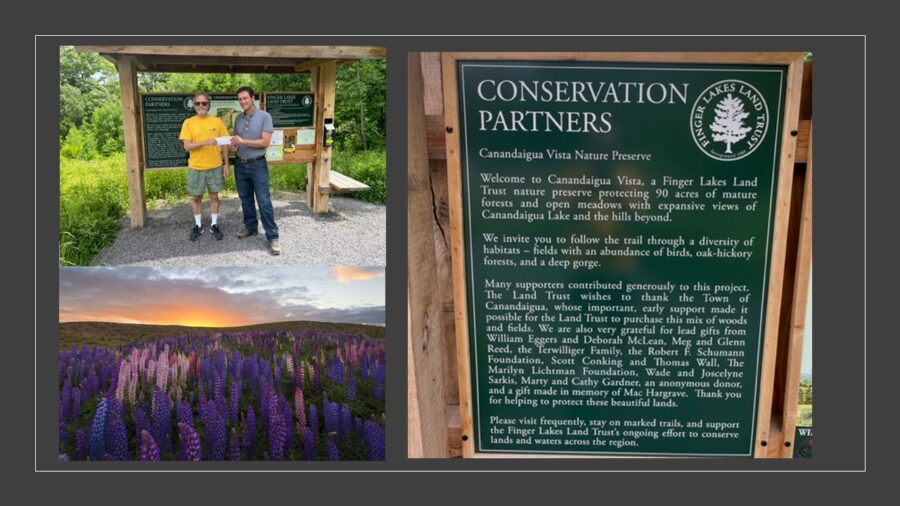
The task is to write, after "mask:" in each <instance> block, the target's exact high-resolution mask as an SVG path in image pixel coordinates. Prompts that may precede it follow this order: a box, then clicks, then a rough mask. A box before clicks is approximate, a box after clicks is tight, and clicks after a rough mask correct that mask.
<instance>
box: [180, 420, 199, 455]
mask: <svg viewBox="0 0 900 506" xmlns="http://www.w3.org/2000/svg"><path fill="white" fill-rule="evenodd" d="M178 433H179V434H180V436H181V440H180V442H179V450H178V459H179V460H192V461H199V460H200V437H199V436H197V432H196V431H195V430H194V428H193V427H191V426H190V425H185V424H183V423H179V424H178Z"/></svg>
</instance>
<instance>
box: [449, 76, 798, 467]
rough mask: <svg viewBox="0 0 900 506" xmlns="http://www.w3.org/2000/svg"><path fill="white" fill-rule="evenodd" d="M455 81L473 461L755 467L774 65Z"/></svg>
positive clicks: (779, 83)
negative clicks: (719, 460) (738, 463)
mask: <svg viewBox="0 0 900 506" xmlns="http://www.w3.org/2000/svg"><path fill="white" fill-rule="evenodd" d="M457 73H458V74H457V78H458V85H459V99H458V101H459V114H460V117H459V124H460V132H459V136H460V139H461V141H460V143H461V147H460V148H461V149H460V166H461V168H462V175H461V176H462V177H461V182H462V183H461V184H462V193H463V195H462V197H463V199H462V207H463V214H462V218H463V225H462V229H463V240H464V248H465V257H466V259H465V269H466V297H467V303H468V307H467V311H468V334H469V360H470V367H471V373H470V376H471V384H472V392H471V395H472V399H471V401H472V402H471V404H472V409H473V413H472V418H473V430H474V449H475V451H476V452H482V453H490V452H495V453H512V454H514V453H529V454H540V453H549V454H607V453H613V454H635V455H710V456H713V455H719V456H751V455H752V454H753V447H754V436H755V432H756V431H755V429H756V428H755V423H756V415H757V412H756V410H757V400H758V395H759V386H760V369H761V353H762V343H763V337H764V327H765V311H766V304H767V301H766V296H767V290H768V272H769V267H770V257H771V246H772V235H773V234H772V230H773V224H774V215H775V202H776V198H777V195H776V186H777V179H778V164H779V158H780V135H781V134H780V132H781V131H782V121H783V118H782V117H783V109H784V107H785V95H786V77H787V66H776V65H752V66H751V65H743V66H741V65H700V64H668V63H667V64H646V63H640V64H638V63H598V62H568V61H567V62H552V61H548V62H518V61H462V60H460V61H458V62H457Z"/></svg>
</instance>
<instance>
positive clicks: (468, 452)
mask: <svg viewBox="0 0 900 506" xmlns="http://www.w3.org/2000/svg"><path fill="white" fill-rule="evenodd" d="M803 58H804V54H803V53H798V52H782V53H767V52H758V53H690V52H671V53H663V52H658V53H626V52H618V53H594V52H572V53H548V52H493V53H483V52H449V53H446V52H445V53H442V56H441V67H442V73H443V94H444V114H445V121H446V131H447V133H446V149H447V174H448V176H447V177H448V192H449V207H450V252H451V259H452V276H453V299H454V319H455V327H456V352H457V367H458V377H459V397H460V399H459V401H460V406H459V407H460V424H461V438H462V453H463V457H466V458H472V457H480V458H497V457H511V458H522V457H546V456H548V455H543V454H521V453H495V452H491V453H479V452H476V449H475V438H474V437H473V436H474V420H473V404H472V402H473V400H472V372H471V370H470V369H471V367H470V349H469V325H468V320H469V315H468V300H467V286H468V283H467V277H466V254H465V247H464V244H465V241H464V230H463V182H462V162H461V159H460V156H461V145H460V143H461V139H460V118H459V96H458V95H459V88H458V82H459V81H458V76H457V62H458V61H459V60H484V61H492V60H517V61H578V62H607V63H680V64H683V63H695V64H723V65H725V64H761V65H764V64H765V65H786V66H787V69H788V70H787V83H786V92H785V94H786V102H785V106H784V107H785V108H784V116H783V125H782V129H781V132H780V136H781V152H780V155H779V162H778V173H777V175H776V180H775V181H773V184H775V185H776V188H777V200H776V201H775V202H774V212H775V218H774V230H773V232H772V245H771V260H770V265H769V272H768V292H767V293H768V295H767V304H766V307H765V310H764V312H763V313H764V317H765V323H764V325H765V327H764V329H763V343H762V350H761V356H760V357H759V360H761V361H762V367H761V372H760V378H759V381H760V386H759V395H758V398H757V409H756V420H755V422H756V423H755V438H754V446H753V456H754V457H756V458H761V457H767V456H770V454H771V453H772V452H770V451H769V450H770V449H769V448H767V446H769V436H770V431H772V430H773V428H772V422H773V420H772V401H773V389H774V381H775V367H776V359H777V357H776V352H777V342H778V329H779V318H780V307H781V300H782V288H783V282H784V265H785V257H786V244H787V236H788V219H789V214H790V213H789V211H790V196H791V186H792V179H793V165H794V162H795V149H796V141H797V133H798V124H799V114H800V93H801V88H802V82H803V64H804V60H803ZM807 267H808V266H807ZM802 270H803V269H801V271H802ZM807 270H808V269H807ZM791 360H799V354H797V356H795V357H792V358H791ZM789 383H790V382H789ZM779 430H780V427H778V428H776V429H775V431H776V432H777V431H779ZM776 453H777V452H776ZM618 455H619V456H627V455H628V454H627V453H623V454H618ZM550 456H552V457H559V456H563V455H556V454H554V455H550Z"/></svg>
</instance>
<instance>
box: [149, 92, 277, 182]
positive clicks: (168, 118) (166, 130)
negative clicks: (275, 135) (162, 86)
mask: <svg viewBox="0 0 900 506" xmlns="http://www.w3.org/2000/svg"><path fill="white" fill-rule="evenodd" d="M254 103H255V104H256V107H259V100H256V101H255V102H254ZM141 111H142V117H143V132H144V164H145V165H144V167H145V168H147V169H157V168H168V167H187V164H188V152H187V151H185V150H184V144H183V143H182V141H181V140H179V139H178V135H179V134H180V133H181V125H182V124H183V123H184V120H186V119H188V118H190V117H191V116H193V115H194V114H195V111H194V94H193V93H160V94H156V93H146V94H143V95H141ZM240 113H241V106H240V104H239V103H238V101H237V96H236V95H235V94H233V93H213V94H211V95H210V107H209V114H210V115H211V116H217V117H219V118H221V119H222V121H223V122H224V123H225V127H226V128H227V129H228V131H229V132H231V131H232V130H233V128H234V120H235V118H237V116H238V115H239V114H240Z"/></svg>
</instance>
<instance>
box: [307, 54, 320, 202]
mask: <svg viewBox="0 0 900 506" xmlns="http://www.w3.org/2000/svg"><path fill="white" fill-rule="evenodd" d="M309 73H310V78H309V87H310V89H311V90H312V91H313V93H316V92H317V91H318V90H319V67H313V68H312V69H311V70H310V71H309ZM313 114H314V118H313V128H314V129H315V134H316V135H315V138H316V145H315V146H313V149H314V150H315V151H314V152H313V159H312V161H311V162H309V164H308V165H307V166H306V205H307V206H309V208H310V209H312V208H313V201H314V199H315V193H316V192H315V191H314V190H315V188H317V187H318V184H317V183H316V165H318V164H319V160H318V158H317V157H318V156H319V153H320V152H321V150H320V149H319V146H321V145H322V138H321V136H322V130H323V126H322V103H321V97H319V96H316V108H315V111H314V113H313Z"/></svg>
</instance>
